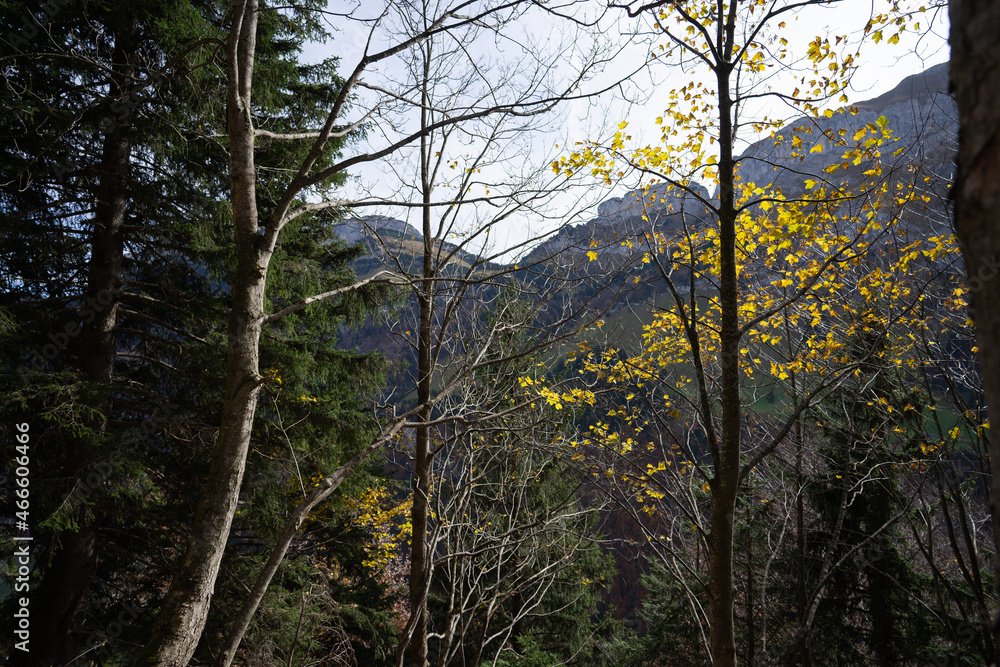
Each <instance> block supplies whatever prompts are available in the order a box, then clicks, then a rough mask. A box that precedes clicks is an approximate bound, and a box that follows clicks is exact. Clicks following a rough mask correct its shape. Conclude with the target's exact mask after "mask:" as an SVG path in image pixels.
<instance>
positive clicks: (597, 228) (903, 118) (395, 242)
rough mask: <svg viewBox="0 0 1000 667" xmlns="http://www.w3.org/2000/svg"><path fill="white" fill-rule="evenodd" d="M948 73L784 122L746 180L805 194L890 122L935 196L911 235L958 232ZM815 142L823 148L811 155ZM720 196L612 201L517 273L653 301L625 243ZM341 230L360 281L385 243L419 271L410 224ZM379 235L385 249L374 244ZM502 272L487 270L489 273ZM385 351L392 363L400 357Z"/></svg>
mask: <svg viewBox="0 0 1000 667" xmlns="http://www.w3.org/2000/svg"><path fill="white" fill-rule="evenodd" d="M947 68H948V66H947V64H941V65H937V66H934V67H931V68H929V69H927V70H926V71H924V72H921V73H919V74H915V75H913V76H909V77H907V78H906V79H904V80H902V81H901V82H900V83H899V84H898V85H897V86H896V87H895V88H893V89H892V90H890V91H889V92H887V93H885V94H883V95H879V96H878V97H875V98H873V99H870V100H867V101H863V102H858V103H856V104H854V105H852V107H848V108H845V109H841V110H839V111H838V112H837V113H834V114H833V115H832V117H830V118H827V117H825V116H820V117H800V118H798V119H796V120H794V121H792V122H790V123H788V124H786V125H785V126H784V127H782V128H781V129H780V130H776V131H774V132H773V133H772V134H771V136H768V137H764V138H761V139H760V140H758V141H757V142H755V143H753V144H751V145H750V146H749V147H748V148H747V150H745V151H744V152H743V154H742V155H741V156H740V157H739V159H738V161H737V164H738V173H739V175H740V177H741V179H742V180H743V182H754V183H756V184H758V185H761V186H765V185H767V184H770V183H773V184H774V186H776V187H779V188H781V191H782V192H783V194H784V195H785V196H786V197H794V196H796V195H797V194H800V193H801V192H803V188H804V181H805V180H806V179H807V178H817V177H822V176H828V177H829V178H831V179H832V178H834V176H833V175H826V174H824V172H823V169H824V167H826V166H828V165H829V164H830V163H831V162H836V161H837V160H839V159H840V158H841V156H842V155H843V152H844V150H845V149H844V148H843V147H838V146H837V145H836V140H837V139H838V138H840V137H843V139H844V140H846V141H848V142H849V141H850V140H851V138H852V136H853V135H854V133H855V132H857V131H858V130H860V129H861V128H863V127H866V126H868V125H872V126H875V125H876V124H877V122H878V120H879V119H880V117H883V116H884V117H885V119H886V122H887V125H888V127H889V128H890V129H891V130H892V132H893V136H894V137H896V138H898V140H899V141H898V143H895V144H893V145H892V146H891V147H888V148H886V149H884V150H883V155H882V160H883V162H884V163H888V165H889V166H890V167H891V168H892V169H894V170H896V171H895V173H896V174H900V175H901V177H900V179H902V178H903V177H905V179H906V180H911V179H914V176H916V182H918V183H920V184H921V187H922V188H924V191H925V194H929V195H930V197H931V200H930V202H928V204H927V206H926V207H923V209H922V210H918V209H917V208H916V207H914V208H913V210H911V211H910V212H909V213H907V219H906V221H907V223H908V224H909V225H910V228H911V230H913V231H915V232H916V233H920V234H925V233H926V234H930V233H942V232H947V231H950V223H949V218H948V215H947V207H948V187H949V186H950V183H951V181H952V179H953V177H954V160H955V156H956V154H957V146H958V123H957V114H956V108H955V101H954V99H953V98H952V97H951V96H950V95H949V93H948V69H947ZM793 134H798V135H799V137H800V138H801V139H802V146H801V147H800V148H798V149H793V145H792V141H791V139H792V135H793ZM817 145H818V146H820V147H821V148H820V149H818V150H816V151H815V152H814V151H812V149H813V148H814V147H816V146H817ZM898 147H905V150H904V151H902V152H901V153H900V154H899V155H898V156H896V155H894V153H895V152H896V149H897V148H898ZM866 168H867V166H866V165H861V166H853V165H851V167H850V168H849V169H847V170H845V171H838V172H836V176H835V177H836V178H837V179H838V180H840V179H844V178H846V179H847V180H848V181H851V180H853V179H858V180H860V178H861V172H863V171H864V170H865V169H866ZM925 179H926V180H925ZM713 199H714V198H713V196H712V195H710V194H709V192H708V191H707V190H706V189H705V188H704V187H702V186H701V185H698V184H692V185H691V192H685V191H683V190H680V189H678V188H674V187H672V186H669V185H667V184H659V185H655V186H652V187H650V188H648V189H637V190H633V191H631V192H628V193H626V194H625V195H623V196H621V197H613V198H611V199H608V200H606V201H604V202H602V203H601V204H600V205H599V206H598V207H597V215H596V217H594V218H593V219H592V220H590V221H588V222H586V223H582V224H578V225H572V226H567V227H564V228H563V229H561V230H559V232H557V233H556V234H554V235H553V236H551V237H550V238H548V239H546V240H545V241H544V242H543V243H541V244H539V245H538V246H536V247H535V248H534V249H532V250H531V251H530V252H529V253H528V254H527V255H525V256H523V257H521V258H519V259H518V260H517V261H516V265H517V267H518V270H517V271H515V272H514V273H513V275H515V276H516V277H517V278H518V279H520V280H522V281H538V280H546V279H548V278H549V277H550V276H552V275H554V274H555V273H557V272H561V273H562V274H563V276H564V277H568V278H570V279H573V280H574V282H573V284H574V285H575V286H574V288H573V289H572V292H571V294H570V296H571V298H572V300H574V301H576V302H579V301H580V300H582V299H589V298H591V297H593V295H594V294H595V293H597V292H598V291H599V290H604V291H605V292H607V294H608V295H609V296H607V297H602V298H601V299H596V300H594V301H593V302H592V304H591V305H593V306H596V307H602V308H603V307H606V306H610V308H611V310H610V311H609V312H614V310H616V309H620V308H625V307H627V306H629V304H640V303H648V302H651V301H653V300H654V299H656V298H658V297H660V296H662V295H663V292H664V285H663V283H662V280H660V279H659V278H658V274H657V273H656V271H655V269H654V267H653V266H651V265H643V264H642V263H640V262H637V261H636V256H635V254H634V251H630V250H629V248H628V247H627V243H628V242H629V241H631V242H632V243H633V244H635V245H638V244H641V243H642V239H643V236H644V234H645V233H646V232H647V231H649V230H651V229H653V230H656V231H662V232H664V233H666V234H667V235H671V234H672V233H674V232H676V231H678V230H679V229H680V226H681V224H682V222H683V223H684V224H687V225H690V226H694V227H698V226H700V225H705V224H711V216H710V215H709V214H708V213H707V211H706V205H705V204H706V203H711V202H712V201H713ZM337 232H338V233H339V234H340V235H341V237H342V238H344V239H345V240H346V241H348V242H352V243H354V242H359V241H362V242H365V243H366V244H367V245H368V248H369V251H370V252H369V256H367V257H365V258H363V259H361V260H359V261H358V263H357V264H356V266H355V268H356V271H357V273H358V275H359V276H361V277H366V276H370V275H372V274H373V273H375V272H376V271H377V270H380V269H382V268H384V267H385V266H386V264H387V262H386V260H387V258H386V257H385V256H383V255H381V254H380V252H384V251H379V250H377V249H378V248H380V247H388V248H389V249H390V251H391V254H392V255H393V256H394V258H395V259H396V261H398V264H395V262H390V263H388V264H391V265H392V266H402V267H403V268H404V269H405V270H409V271H412V272H414V273H416V272H418V270H419V267H420V262H421V261H422V253H423V247H424V246H423V237H422V236H421V234H420V233H419V232H418V231H417V230H416V229H414V228H413V227H412V226H410V225H408V224H407V223H405V222H403V221H400V220H396V219H394V218H389V217H385V216H368V217H366V218H362V219H360V220H358V221H352V222H347V223H343V224H341V225H338V227H337ZM376 235H377V237H378V238H379V239H380V240H381V243H376V242H374V239H375V238H376ZM639 247H641V246H639ZM452 248H454V246H450V245H446V247H445V249H444V252H445V253H447V252H449V251H450V250H451V249H452ZM591 256H594V257H595V259H593V260H592V259H591ZM453 261H454V262H455V263H454V265H453V269H454V270H457V271H461V270H462V269H463V268H467V267H468V266H469V265H470V262H473V261H475V257H474V256H472V255H470V254H468V253H456V255H455V257H454V258H453ZM500 268H502V267H498V266H492V265H491V266H488V267H485V269H486V270H487V271H493V270H496V269H500ZM509 268H513V267H509ZM633 285H634V286H633ZM697 286H698V285H696V287H697ZM609 288H610V289H609ZM619 290H620V291H621V294H619V293H618V291H619ZM609 299H610V300H611V303H609V302H608V300H609ZM348 338H352V339H353V340H355V341H357V340H363V341H364V342H365V343H366V345H365V347H366V348H367V349H372V348H373V347H376V348H377V347H380V345H379V344H378V343H377V342H375V341H377V340H380V339H381V338H382V336H381V334H380V332H377V331H375V330H374V329H371V328H366V329H365V330H364V331H359V332H356V334H355V335H354V336H349V337H348ZM385 351H386V352H387V354H389V356H390V357H394V356H395V355H394V354H392V353H391V352H389V351H388V350H385Z"/></svg>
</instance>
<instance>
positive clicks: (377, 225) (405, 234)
mask: <svg viewBox="0 0 1000 667" xmlns="http://www.w3.org/2000/svg"><path fill="white" fill-rule="evenodd" d="M333 231H334V233H335V234H336V235H337V236H339V237H340V238H341V239H343V241H344V242H345V243H358V242H360V241H364V240H365V239H369V238H374V237H375V235H376V234H377V235H378V236H381V237H382V238H383V239H384V238H386V237H393V238H396V237H399V238H412V239H414V240H419V239H422V238H423V235H422V234H421V233H420V232H418V231H417V230H416V229H415V228H414V227H413V226H411V225H409V224H407V223H405V222H403V221H402V220H397V219H395V218H389V217H386V216H384V215H369V216H365V217H363V218H360V219H358V220H347V221H345V222H342V223H340V224H338V225H336V226H335V227H334V228H333Z"/></svg>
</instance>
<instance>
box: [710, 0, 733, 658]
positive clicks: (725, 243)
mask: <svg viewBox="0 0 1000 667" xmlns="http://www.w3.org/2000/svg"><path fill="white" fill-rule="evenodd" d="M734 7H735V4H734ZM734 25H735V15H733V16H731V17H730V18H729V20H728V21H727V32H728V33H731V32H732V28H733V26H734ZM725 43H726V44H728V45H730V46H729V47H728V48H727V49H726V54H725V55H724V57H723V58H722V60H721V62H719V63H718V64H717V66H716V79H717V83H718V86H719V93H718V94H719V121H720V122H719V242H720V245H719V255H720V275H719V281H720V285H719V303H720V306H721V311H722V312H721V331H720V336H719V339H720V340H719V357H720V364H721V371H722V429H721V430H722V439H721V440H722V441H721V443H720V447H719V453H718V460H716V461H713V463H714V464H715V477H714V479H713V480H712V517H711V521H710V531H711V532H710V535H709V539H708V550H709V551H708V553H709V563H708V605H709V610H708V613H709V623H710V627H709V647H710V649H711V651H712V664H713V665H715V667H732V666H733V665H735V664H736V637H735V628H734V622H733V605H734V604H735V600H736V598H735V593H736V589H735V586H734V584H733V536H734V533H733V525H734V520H735V515H736V497H737V494H738V490H739V476H740V423H741V419H740V377H739V364H740V359H739V355H740V332H739V328H740V327H739V312H738V307H739V288H738V286H737V283H736V207H735V185H736V179H735V175H736V164H735V161H734V159H733V118H732V115H733V100H732V96H731V93H730V75H731V73H732V65H731V64H730V63H729V62H728V59H729V58H731V57H732V47H731V45H732V43H733V42H732V35H731V34H727V38H726V42H725Z"/></svg>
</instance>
